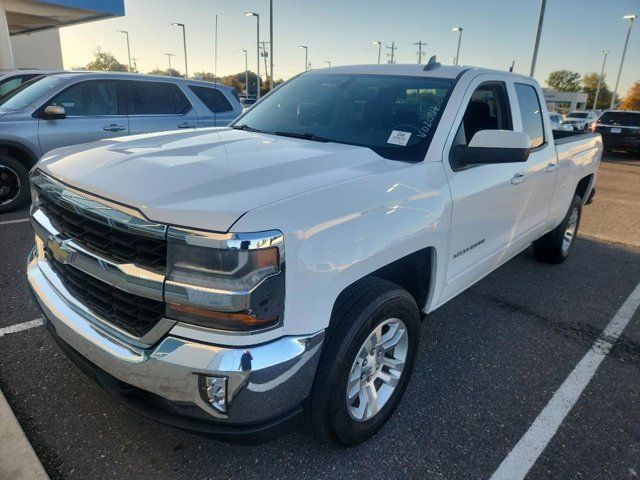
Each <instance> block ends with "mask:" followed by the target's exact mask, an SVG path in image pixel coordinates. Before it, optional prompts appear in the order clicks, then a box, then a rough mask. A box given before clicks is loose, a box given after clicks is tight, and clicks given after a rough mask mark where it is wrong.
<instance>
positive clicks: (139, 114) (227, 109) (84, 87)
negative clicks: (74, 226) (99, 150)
mask: <svg viewBox="0 0 640 480" xmlns="http://www.w3.org/2000/svg"><path fill="white" fill-rule="evenodd" d="M241 112H242V105H240V102H239V100H238V96H237V93H236V91H235V89H233V88H231V87H227V86H223V85H218V84H214V83H209V82H202V81H197V80H189V79H184V78H176V77H154V76H149V75H136V74H119V73H118V74H116V73H86V72H77V73H63V74H58V75H51V76H48V77H46V78H43V79H42V80H40V81H38V82H35V83H28V84H25V85H24V86H23V87H20V88H18V89H16V90H15V91H14V92H12V93H10V94H9V95H7V96H6V97H5V98H3V99H2V100H0V212H6V211H9V210H11V209H13V208H15V207H17V206H18V205H20V204H21V203H23V202H24V201H26V199H27V198H28V196H29V186H28V181H29V180H28V172H29V169H30V168H31V167H32V166H33V165H34V164H35V163H36V161H37V160H38V159H39V158H40V157H41V156H42V155H44V154H45V153H47V152H48V151H50V150H52V149H54V148H58V147H65V146H68V145H73V144H78V143H87V142H93V141H96V140H102V139H105V138H113V137H120V136H124V135H134V134H138V133H149V132H158V131H166V130H175V129H180V128H184V129H194V128H202V127H213V126H224V125H227V124H228V123H229V122H231V120H233V119H234V118H235V117H237V116H238V115H239V114H240V113H241Z"/></svg>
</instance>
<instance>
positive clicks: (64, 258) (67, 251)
mask: <svg viewBox="0 0 640 480" xmlns="http://www.w3.org/2000/svg"><path fill="white" fill-rule="evenodd" d="M67 242H68V240H60V239H59V238H56V237H54V236H50V237H49V238H48V239H47V248H48V249H49V251H50V252H51V255H53V258H55V259H56V260H57V261H58V262H60V263H64V264H68V263H71V262H72V261H73V256H74V255H75V251H74V250H73V249H72V248H71V247H70V246H68V245H67Z"/></svg>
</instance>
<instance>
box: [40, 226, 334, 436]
mask: <svg viewBox="0 0 640 480" xmlns="http://www.w3.org/2000/svg"><path fill="white" fill-rule="evenodd" d="M27 274H28V279H29V284H30V285H31V288H32V290H33V292H34V294H35V296H36V299H37V301H38V303H39V304H40V307H41V308H42V311H43V314H44V316H45V317H46V320H47V324H48V326H49V329H50V330H51V331H52V333H53V335H54V337H55V338H56V340H58V341H59V343H60V344H61V345H62V346H63V347H68V349H70V350H67V348H63V349H64V350H67V353H68V354H70V355H69V356H73V354H74V353H76V354H78V356H79V357H78V358H76V359H75V360H76V363H79V362H78V361H77V360H81V361H83V362H85V363H86V365H88V366H91V367H95V371H96V372H98V373H99V374H102V373H104V374H106V376H102V377H101V378H103V379H104V378H111V379H113V380H114V381H113V382H111V384H114V385H115V384H116V383H117V384H119V386H120V387H123V390H122V391H127V389H128V388H129V389H131V390H135V391H138V392H143V393H147V394H149V398H151V397H153V398H155V399H157V400H161V402H156V404H157V405H159V404H162V403H164V405H165V406H166V407H168V409H172V410H173V411H174V413H176V412H179V413H180V414H182V415H186V416H189V417H192V420H193V419H195V420H196V421H200V422H208V423H214V424H216V425H219V426H225V425H226V426H229V427H230V428H231V429H233V427H247V429H248V430H251V428H250V427H251V426H252V425H259V424H269V423H270V422H273V421H274V420H275V419H278V418H285V417H287V416H288V414H289V413H290V412H292V411H295V410H296V409H298V410H299V408H300V406H301V404H302V402H303V401H304V400H305V399H306V397H307V396H308V394H309V391H310V389H311V385H312V383H313V378H314V376H315V371H316V368H317V364H318V361H319V358H320V352H321V347H322V341H323V338H324V332H318V333H316V334H313V335H309V336H303V337H282V338H280V339H278V340H275V341H272V342H269V343H264V344H261V345H258V346H250V347H244V348H227V347H222V346H216V345H210V344H205V343H200V342H194V341H191V340H188V339H184V338H180V337H176V336H172V335H171V334H170V333H169V334H168V335H166V336H165V337H164V338H162V339H160V340H159V341H158V342H157V343H156V344H155V345H153V346H151V347H146V348H144V347H140V346H135V345H132V344H130V343H128V342H126V341H124V340H122V339H121V338H119V337H117V336H116V335H114V334H112V333H111V332H110V331H109V328H108V326H106V325H105V324H104V323H103V322H100V320H99V319H97V318H96V317H94V316H92V315H90V314H89V312H87V311H86V309H84V308H83V306H82V305H81V304H79V303H78V302H77V300H76V299H75V298H73V296H71V295H70V294H69V292H68V291H67V290H66V289H65V287H64V286H63V284H62V282H61V281H60V279H59V278H58V277H57V276H56V274H55V273H54V272H53V270H52V269H51V267H50V266H49V265H48V263H47V261H46V259H45V257H44V254H43V246H42V242H41V241H40V239H39V238H36V247H35V248H34V250H33V251H32V253H31V255H30V256H29V262H28V268H27ZM247 351H249V352H250V353H251V357H252V359H251V361H250V364H249V365H247V362H246V360H245V362H244V369H243V367H242V365H241V357H242V355H243V354H244V353H245V352H247ZM72 359H73V358H72ZM201 375H207V376H221V377H226V378H227V385H228V388H227V412H226V413H221V412H219V411H217V410H216V409H214V408H213V407H212V406H211V405H210V404H209V403H207V402H206V401H205V399H204V398H203V396H202V395H201V391H200V388H199V378H200V376H201ZM93 376H94V378H96V376H95V375H93ZM98 376H100V375H98ZM100 383H101V384H102V385H103V386H105V387H106V386H107V384H110V382H108V381H106V382H103V381H100ZM112 393H113V392H112ZM156 419H158V420H161V421H162V420H163V419H162V418H156ZM165 420H166V418H165ZM166 423H175V422H166ZM190 424H191V425H193V422H191V423H190ZM177 426H185V425H177ZM187 428H189V427H188V426H187ZM196 429H199V428H196ZM203 430H204V431H207V430H208V429H207V428H204V429H203Z"/></svg>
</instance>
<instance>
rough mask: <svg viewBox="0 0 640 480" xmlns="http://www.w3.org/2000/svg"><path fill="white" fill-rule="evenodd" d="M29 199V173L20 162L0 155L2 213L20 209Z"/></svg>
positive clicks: (0, 202) (0, 210)
mask: <svg viewBox="0 0 640 480" xmlns="http://www.w3.org/2000/svg"><path fill="white" fill-rule="evenodd" d="M28 198H29V171H28V170H27V167H26V166H25V165H24V164H23V163H22V162H21V161H19V160H17V159H15V158H14V157H11V156H9V155H6V154H1V153H0V213H5V212H10V211H11V210H14V209H16V208H18V207H19V206H20V205H22V204H23V203H26V201H27V200H28Z"/></svg>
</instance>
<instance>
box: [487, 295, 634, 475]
mask: <svg viewBox="0 0 640 480" xmlns="http://www.w3.org/2000/svg"><path fill="white" fill-rule="evenodd" d="M638 307H640V284H638V285H636V288H634V289H633V292H631V295H629V297H628V298H627V300H626V301H625V302H624V304H623V305H622V306H621V307H620V309H619V310H618V311H617V312H616V314H615V315H614V317H613V318H612V319H611V321H610V322H609V324H608V325H607V326H606V327H605V329H604V330H603V331H602V333H601V334H600V337H598V339H597V340H596V341H595V342H594V344H593V345H592V346H591V349H590V350H589V351H588V352H587V353H586V355H585V356H584V357H582V360H580V362H579V363H578V365H576V367H575V368H574V369H573V371H572V372H571V373H570V374H569V376H568V377H567V379H566V380H565V381H564V383H563V384H562V385H561V386H560V388H559V389H558V390H557V391H556V393H555V394H554V395H553V397H552V398H551V400H550V401H549V403H548V404H547V406H546V407H544V409H543V410H542V412H540V415H538V417H537V418H536V419H535V420H534V422H533V424H532V425H531V427H529V430H527V432H526V433H525V434H524V436H523V437H522V438H521V439H520V441H519V442H518V443H517V444H516V446H515V447H514V448H513V450H511V452H510V453H509V455H507V457H506V458H505V459H504V460H503V461H502V463H501V464H500V466H499V467H498V469H497V470H496V471H495V473H494V474H493V475H492V476H491V479H490V480H521V479H524V477H525V476H526V475H527V472H529V470H530V469H531V467H532V466H533V464H534V463H535V462H536V460H537V459H538V457H540V455H541V454H542V452H543V451H544V449H545V448H546V446H547V445H548V444H549V442H550V441H551V439H552V438H553V436H554V435H555V434H556V432H557V431H558V428H559V427H560V425H562V422H563V421H564V419H565V418H566V416H567V415H568V414H569V412H570V411H571V409H572V408H573V406H574V405H575V404H576V402H577V401H578V398H580V395H581V394H582V392H583V391H584V389H585V388H586V386H587V385H588V384H589V382H590V381H591V379H592V378H593V376H594V375H595V373H596V370H597V369H598V367H599V366H600V364H601V363H602V360H604V359H605V357H606V356H607V354H608V353H609V352H610V351H611V348H612V347H613V345H614V343H615V342H616V340H617V339H618V337H620V334H622V331H623V330H624V329H625V327H626V326H627V325H628V324H629V321H630V320H631V318H632V317H633V315H634V314H635V312H636V310H638Z"/></svg>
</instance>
